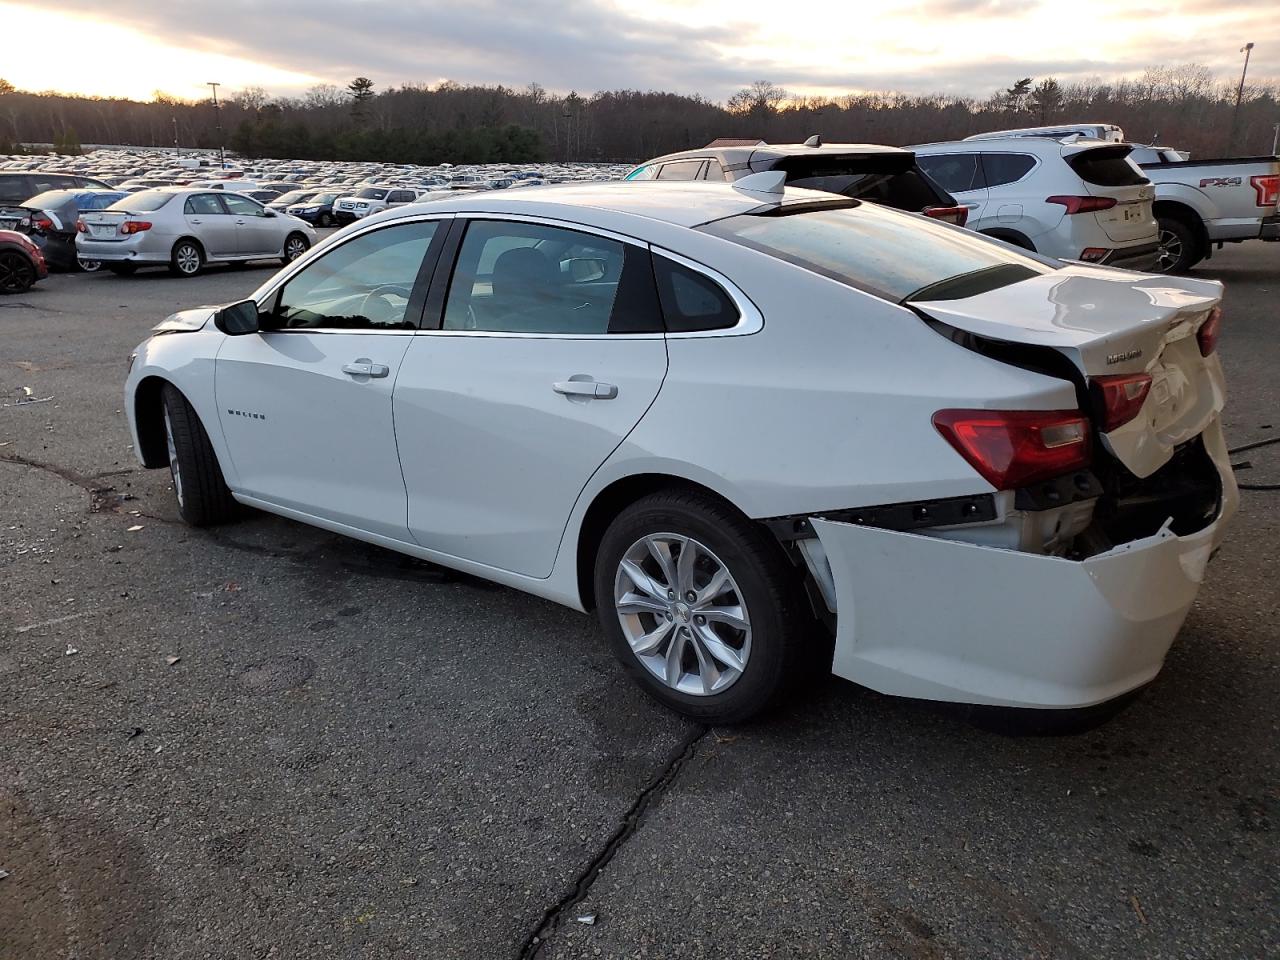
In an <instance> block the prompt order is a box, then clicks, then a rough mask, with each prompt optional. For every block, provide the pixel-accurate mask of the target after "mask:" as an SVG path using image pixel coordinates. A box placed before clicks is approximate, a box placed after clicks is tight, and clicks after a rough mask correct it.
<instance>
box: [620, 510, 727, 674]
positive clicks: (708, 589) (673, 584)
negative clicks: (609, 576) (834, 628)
mask: <svg viewBox="0 0 1280 960" xmlns="http://www.w3.org/2000/svg"><path fill="white" fill-rule="evenodd" d="M613 598H614V608H615V612H616V615H617V617H618V622H619V624H620V625H621V627H622V633H623V637H624V638H625V639H626V641H627V644H628V645H629V646H630V648H631V652H632V654H634V655H635V657H636V659H637V660H638V661H639V662H640V664H641V665H642V666H643V667H644V668H645V669H646V670H647V671H648V672H649V673H650V674H651V675H652V676H653V677H654V678H655V679H656V680H658V681H659V682H660V683H661V684H662V685H663V686H665V687H667V688H668V689H670V690H674V691H676V692H679V693H683V694H688V695H691V696H699V697H705V696H714V695H716V694H719V693H722V692H723V691H725V690H727V689H728V688H729V687H730V686H732V685H733V684H734V683H735V682H736V681H737V680H738V678H739V677H741V676H742V674H743V672H744V671H745V670H746V668H747V664H748V660H749V657H750V654H751V618H750V615H749V613H748V610H747V606H746V602H745V599H744V598H743V596H742V592H741V590H740V588H739V586H738V583H737V581H736V580H735V579H734V577H733V574H732V572H731V571H730V570H729V568H728V567H727V566H726V565H725V564H724V563H723V561H721V559H720V558H719V557H718V556H717V555H716V554H715V553H714V552H713V551H712V550H711V549H710V548H708V547H707V546H706V545H705V544H703V543H700V542H699V541H697V540H694V539H693V538H691V537H688V536H685V535H683V534H675V533H655V534H651V535H649V536H646V537H642V538H641V539H639V540H637V541H636V542H635V543H634V544H632V546H631V547H630V548H629V549H628V550H627V551H626V553H625V554H623V557H622V559H621V561H620V562H619V564H618V569H617V573H616V574H615V577H614V596H613Z"/></svg>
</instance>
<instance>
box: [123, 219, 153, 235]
mask: <svg viewBox="0 0 1280 960" xmlns="http://www.w3.org/2000/svg"><path fill="white" fill-rule="evenodd" d="M150 229H151V223H150V221H147V220H126V221H125V222H124V223H123V224H122V225H121V226H120V232H121V233H123V234H130V233H142V232H143V231H144V230H150Z"/></svg>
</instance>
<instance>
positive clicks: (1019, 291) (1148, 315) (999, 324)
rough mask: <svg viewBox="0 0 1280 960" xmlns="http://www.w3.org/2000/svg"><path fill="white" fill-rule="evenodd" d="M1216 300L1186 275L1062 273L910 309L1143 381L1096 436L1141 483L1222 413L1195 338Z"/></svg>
mask: <svg viewBox="0 0 1280 960" xmlns="http://www.w3.org/2000/svg"><path fill="white" fill-rule="evenodd" d="M1221 299H1222V284H1220V283H1218V282H1217V281H1212V280H1191V279H1187V278H1185V277H1164V276H1149V275H1144V274H1138V273H1130V272H1128V271H1122V270H1109V269H1105V268H1097V267H1085V266H1067V267H1064V268H1063V269H1061V270H1054V271H1051V272H1049V273H1045V274H1042V275H1039V276H1035V277H1031V278H1029V279H1027V280H1022V281H1020V282H1018V283H1014V284H1010V285H1008V286H1004V287H1000V288H998V289H995V290H990V291H987V292H985V293H981V294H978V295H977V296H973V297H968V298H966V299H963V300H940V301H924V302H913V304H912V306H913V307H915V308H916V309H917V310H919V311H920V312H921V313H923V314H924V315H926V316H927V317H932V318H933V319H935V320H938V321H940V322H941V323H943V324H945V325H947V326H949V327H953V328H955V329H958V330H963V331H966V332H968V333H972V334H975V335H977V336H979V337H983V338H986V339H988V340H994V341H999V342H1003V343H1012V344H1027V345H1033V346H1038V347H1049V348H1052V349H1054V350H1056V351H1058V352H1059V353H1061V354H1063V355H1064V356H1066V357H1067V358H1068V359H1069V360H1070V361H1071V362H1072V364H1074V365H1075V367H1076V368H1077V369H1078V370H1079V371H1080V372H1081V373H1082V374H1083V375H1084V378H1085V379H1086V380H1092V379H1093V378H1096V377H1103V376H1114V375H1118V374H1137V373H1147V374H1150V375H1151V377H1152V385H1151V389H1150V392H1149V394H1148V396H1147V399H1146V401H1145V402H1144V404H1143V407H1142V409H1141V410H1140V411H1139V413H1138V415H1137V416H1136V417H1135V418H1134V419H1133V420H1131V421H1129V422H1128V423H1126V424H1124V425H1122V426H1120V427H1118V428H1116V429H1115V430H1113V431H1111V432H1110V433H1104V434H1103V435H1102V437H1103V442H1104V443H1105V444H1106V445H1107V447H1108V449H1110V450H1111V452H1112V453H1113V454H1115V456H1116V457H1117V458H1118V459H1119V460H1120V461H1121V462H1122V463H1124V464H1125V466H1127V467H1128V468H1129V469H1130V470H1131V471H1132V472H1133V473H1134V474H1135V475H1136V476H1139V477H1146V476H1150V475H1151V474H1152V473H1154V472H1155V471H1156V470H1157V469H1159V468H1160V467H1161V466H1163V465H1164V464H1165V463H1167V462H1168V461H1169V459H1170V458H1171V457H1172V456H1173V453H1174V451H1175V449H1176V448H1177V447H1178V446H1180V445H1181V444H1183V443H1186V442H1187V441H1189V440H1191V439H1194V438H1195V437H1196V436H1198V435H1199V434H1200V433H1202V432H1203V431H1204V429H1205V428H1206V427H1207V426H1208V424H1209V422H1210V421H1211V420H1212V419H1213V418H1214V417H1215V416H1217V415H1218V413H1219V412H1220V411H1221V410H1222V407H1223V403H1224V401H1225V389H1224V387H1223V380H1222V365H1221V363H1220V362H1219V361H1218V357H1217V354H1216V352H1215V353H1212V354H1210V355H1209V356H1208V357H1203V356H1201V355H1200V350H1199V346H1198V343H1197V340H1196V333H1197V332H1198V331H1199V329H1200V326H1201V324H1203V323H1204V322H1205V321H1206V320H1207V319H1208V317H1209V314H1210V311H1211V310H1212V309H1213V308H1214V307H1215V306H1217V305H1218V303H1219V301H1221Z"/></svg>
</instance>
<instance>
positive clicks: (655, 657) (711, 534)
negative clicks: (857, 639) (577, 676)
mask: <svg viewBox="0 0 1280 960" xmlns="http://www.w3.org/2000/svg"><path fill="white" fill-rule="evenodd" d="M651 537H654V538H656V539H657V540H658V546H657V550H658V554H661V555H663V556H665V557H666V560H667V563H666V565H665V566H664V564H663V563H662V562H661V561H660V560H659V556H658V555H656V554H654V553H653V552H651V551H650V550H649V543H648V538H651ZM664 538H665V539H664ZM682 541H683V542H682ZM689 542H694V543H696V547H697V548H698V549H697V552H696V553H694V554H690V556H691V557H696V558H697V559H696V560H695V561H694V563H695V567H694V569H693V571H692V573H693V575H692V577H684V576H681V575H680V569H681V565H680V563H679V558H680V557H681V556H682V555H683V554H684V551H685V550H686V549H688V547H687V546H686V544H688V543H689ZM624 560H626V561H627V562H628V563H631V564H641V565H642V567H641V570H640V574H639V576H640V579H645V578H646V577H648V578H649V581H648V589H647V590H645V589H642V588H640V587H637V586H636V584H637V582H638V581H637V579H636V578H635V577H632V576H630V575H628V574H627V573H626V572H625V568H624V567H623V562H624ZM719 569H723V570H724V571H726V572H727V575H728V583H727V586H726V587H725V588H724V591H723V592H720V593H718V594H717V595H716V596H713V597H706V598H704V597H701V596H699V594H701V593H702V592H704V591H705V590H706V589H708V588H709V581H710V580H712V579H713V578H714V577H717V576H719V573H716V572H715V571H717V570H719ZM664 570H666V574H665V575H664V574H663V572H662V571H664ZM653 572H656V574H657V576H656V578H654V574H653ZM660 581H665V583H663V582H660ZM673 581H674V582H673ZM664 586H672V587H675V588H676V591H679V590H682V589H685V588H689V587H692V588H693V590H694V593H688V592H686V593H683V594H679V595H677V593H676V592H675V591H667V592H666V593H665V595H663V593H664V591H663V589H662V588H663V587H664ZM690 596H695V598H697V600H698V602H695V603H689V602H688V598H689V597H690ZM595 597H596V609H597V611H598V614H599V617H600V624H601V626H602V627H603V628H604V632H605V636H606V638H607V639H608V642H609V645H610V647H611V648H612V649H613V652H614V654H615V655H616V656H617V657H618V659H619V660H621V662H622V664H623V666H624V667H625V668H626V670H627V672H628V673H630V674H631V676H632V677H633V678H634V679H635V680H636V681H637V682H638V683H639V684H640V685H641V686H642V687H644V689H645V690H646V692H648V693H649V695H650V696H652V697H653V698H654V699H656V700H658V701H659V702H660V703H663V704H665V705H666V706H668V707H670V708H671V709H672V710H675V711H677V712H679V713H682V714H684V715H685V716H687V717H690V718H692V719H694V720H698V721H700V722H703V723H711V724H729V723H740V722H742V721H744V720H747V719H749V718H750V717H752V716H754V715H756V714H758V713H760V712H761V711H763V710H766V709H767V708H769V707H771V706H773V705H775V704H776V703H778V702H780V701H781V699H782V698H783V697H784V696H785V694H787V693H788V692H789V691H790V690H791V689H792V688H793V687H794V686H795V685H796V684H797V682H798V681H799V680H801V679H803V678H804V677H806V676H807V675H808V674H809V671H807V670H806V669H805V667H806V665H807V661H810V660H812V659H815V654H816V652H817V651H818V650H821V649H823V648H824V645H823V644H821V643H818V642H817V638H816V636H814V635H813V634H815V633H816V631H817V629H819V628H818V626H817V624H816V623H815V622H814V620H813V618H812V615H811V614H810V613H809V610H808V608H807V606H806V605H805V602H804V599H803V596H802V592H801V583H800V579H799V576H798V575H797V574H796V573H795V571H794V568H792V567H791V566H790V564H788V563H787V560H786V558H785V556H784V555H783V553H782V549H781V547H779V546H778V544H777V543H776V542H775V541H774V540H773V539H772V537H770V536H769V535H768V533H767V532H766V531H764V530H763V529H762V528H761V527H758V526H756V525H755V524H753V523H751V522H750V521H749V520H747V519H746V518H744V517H743V516H741V515H740V514H738V513H737V512H736V511H734V510H733V509H732V508H730V507H728V506H727V505H725V504H723V503H721V502H719V501H717V500H715V499H713V498H711V497H709V496H706V495H704V494H700V493H696V492H679V491H673V492H668V493H658V494H653V495H652V496H648V497H645V498H644V499H642V500H639V501H637V502H636V503H634V504H632V505H631V506H629V507H627V508H626V509H625V510H623V511H622V512H621V513H620V514H619V515H618V516H617V518H616V519H615V520H614V521H613V523H612V524H610V526H609V528H608V530H607V531H606V532H605V535H604V538H603V540H602V541H601V544H600V549H599V550H598V551H597V555H596V562H595ZM673 597H674V599H672V598H673ZM619 598H621V599H619ZM711 600H718V601H719V603H718V604H712V603H711V602H710V601H711ZM620 603H621V604H622V605H623V607H622V609H620V607H619V604H620ZM637 607H645V608H646V609H643V610H642V611H639V612H637V610H636V608H637ZM658 609H661V610H663V612H662V613H658V612H656V611H657V610H658ZM699 610H703V611H706V612H707V614H708V616H707V617H702V616H701V615H700V614H699V613H698V611H699ZM726 611H736V612H738V613H742V614H744V616H743V620H742V621H739V622H743V621H745V623H746V626H747V629H746V630H742V629H741V628H740V627H736V626H732V625H731V624H730V622H729V620H728V619H726V616H727V614H726ZM708 631H709V632H710V638H709V641H707V640H704V639H703V638H706V637H707V632H708ZM660 634H661V636H659V635H660ZM655 637H656V638H658V639H656V640H655V639H654V638H655ZM678 639H679V642H680V643H681V646H680V648H679V649H680V652H679V653H678V659H676V660H674V661H673V659H672V656H671V654H672V652H673V647H674V645H675V644H676V643H677V640H678ZM708 642H709V643H710V644H711V645H710V646H709V645H708ZM633 644H634V647H633ZM717 644H718V646H717ZM646 646H647V647H649V648H650V649H649V651H648V652H647V653H646V655H644V656H642V655H641V653H638V652H637V650H636V649H635V647H640V648H642V649H643V648H644V647H646ZM673 662H674V663H676V664H677V665H678V666H677V668H676V669H675V670H672V669H671V664H672V663H673ZM734 662H736V663H737V664H738V665H739V667H740V669H735V668H734V666H732V665H731V664H733V663H734ZM708 664H710V669H708V668H707V665H708ZM660 673H661V674H662V675H663V676H660V675H659V674H660ZM673 674H674V676H675V678H676V680H675V682H674V683H673V682H671V680H669V679H667V678H669V677H671V676H672V675H673Z"/></svg>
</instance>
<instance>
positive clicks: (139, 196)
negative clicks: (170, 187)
mask: <svg viewBox="0 0 1280 960" xmlns="http://www.w3.org/2000/svg"><path fill="white" fill-rule="evenodd" d="M172 199H173V194H172V193H167V192H165V191H161V190H143V191H142V192H141V193H135V194H131V195H130V196H127V197H124V198H123V199H121V200H117V201H116V202H115V203H113V204H112V205H111V206H109V207H107V209H108V210H127V211H128V212H130V213H151V212H152V211H153V210H159V209H160V208H161V207H163V206H164V205H165V204H166V203H168V202H169V201H170V200H172Z"/></svg>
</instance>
